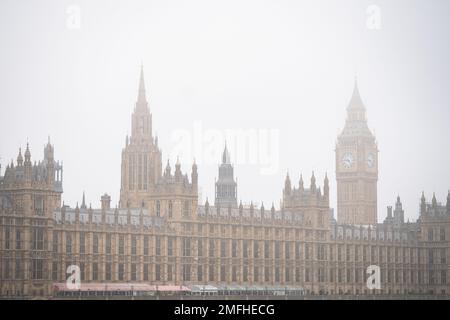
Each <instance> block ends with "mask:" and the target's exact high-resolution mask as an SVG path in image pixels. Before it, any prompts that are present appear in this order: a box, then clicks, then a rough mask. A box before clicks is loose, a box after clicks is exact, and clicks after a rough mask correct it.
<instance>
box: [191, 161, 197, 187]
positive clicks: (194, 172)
mask: <svg viewBox="0 0 450 320" xmlns="http://www.w3.org/2000/svg"><path fill="white" fill-rule="evenodd" d="M191 182H192V186H193V187H194V188H195V189H197V188H198V171H197V164H196V163H195V159H194V163H193V164H192V173H191Z"/></svg>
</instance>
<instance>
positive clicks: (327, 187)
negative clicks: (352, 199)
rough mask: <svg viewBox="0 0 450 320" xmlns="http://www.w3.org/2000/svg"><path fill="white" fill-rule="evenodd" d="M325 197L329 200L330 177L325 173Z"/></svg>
mask: <svg viewBox="0 0 450 320" xmlns="http://www.w3.org/2000/svg"><path fill="white" fill-rule="evenodd" d="M323 195H324V196H325V197H326V198H327V199H329V197H330V182H329V181H328V175H327V174H326V173H325V179H324V181H323Z"/></svg>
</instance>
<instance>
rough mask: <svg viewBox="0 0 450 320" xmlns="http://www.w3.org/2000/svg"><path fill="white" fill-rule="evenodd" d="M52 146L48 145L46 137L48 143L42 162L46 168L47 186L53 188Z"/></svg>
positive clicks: (53, 160)
mask: <svg viewBox="0 0 450 320" xmlns="http://www.w3.org/2000/svg"><path fill="white" fill-rule="evenodd" d="M53 152H54V150H53V146H52V145H51V144H50V137H48V143H47V145H46V146H45V149H44V161H45V164H46V166H47V179H46V181H47V184H48V185H49V186H51V187H53V185H54V183H55V159H54V153H53Z"/></svg>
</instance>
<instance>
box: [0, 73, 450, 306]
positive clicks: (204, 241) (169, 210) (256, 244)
mask: <svg viewBox="0 0 450 320" xmlns="http://www.w3.org/2000/svg"><path fill="white" fill-rule="evenodd" d="M131 127H132V130H131V135H130V137H128V136H127V137H126V140H125V145H124V147H123V151H122V164H121V185H120V199H118V205H117V206H115V205H114V206H112V205H111V197H110V196H109V195H108V194H106V193H105V194H104V195H102V196H101V197H100V199H99V200H100V204H101V206H100V207H98V208H92V207H91V206H87V204H86V202H85V199H84V194H83V198H82V199H81V201H80V205H78V203H77V205H76V207H75V208H73V207H69V206H67V205H65V204H64V203H61V195H62V192H63V166H62V163H60V162H59V161H57V160H55V157H54V146H53V145H52V144H51V141H50V140H49V141H48V143H47V144H46V146H45V148H44V157H43V160H41V161H38V162H36V161H33V160H32V156H31V153H32V152H31V150H30V148H29V146H28V144H27V146H26V149H25V150H20V149H19V153H18V156H17V160H16V161H15V162H14V161H11V163H9V164H8V165H7V166H6V168H5V169H4V173H2V172H1V171H0V296H1V297H19V298H32V297H38V296H40V297H51V296H52V295H53V285H54V284H55V283H64V282H65V281H66V279H67V277H68V274H67V273H66V272H67V267H68V266H70V265H77V266H78V267H79V269H80V277H81V281H82V283H103V284H113V283H136V284H137V283H149V284H154V285H168V284H171V285H190V284H192V285H193V284H210V285H216V286H220V285H222V286H223V285H225V286H226V285H229V286H230V285H236V286H261V287H263V286H279V287H302V288H304V289H305V290H306V292H307V293H308V294H314V295H344V294H346V295H399V296H405V295H408V294H416V295H420V294H423V295H448V294H449V293H450V286H449V283H450V278H449V273H450V269H449V268H450V264H449V262H450V261H449V260H450V193H449V195H448V197H447V199H445V203H441V202H438V201H437V199H436V197H435V196H434V194H433V195H432V197H430V194H427V195H425V194H424V193H422V196H421V198H420V199H419V197H418V204H419V203H420V212H419V213H418V219H417V220H416V221H415V222H409V221H408V222H406V221H405V219H404V211H403V209H402V203H401V199H400V197H397V199H396V201H395V205H394V207H391V206H389V207H387V216H386V218H385V219H384V221H383V222H382V223H379V222H378V217H377V212H378V208H377V179H378V157H379V155H378V147H377V141H376V139H375V137H374V135H373V134H372V132H371V131H370V130H369V128H368V126H367V119H366V108H365V106H364V104H363V102H362V99H361V97H360V94H359V91H358V87H357V85H356V84H355V88H354V91H353V94H352V97H351V99H350V103H349V105H348V107H347V119H346V122H345V126H344V129H343V130H342V132H341V133H340V135H339V136H338V138H337V143H336V150H335V157H336V180H337V181H336V183H337V217H336V218H335V217H334V214H333V209H331V208H330V200H329V199H330V188H329V183H330V182H329V180H328V177H327V176H326V175H325V176H324V177H323V181H319V179H317V178H316V176H315V173H312V175H311V176H309V175H308V177H306V176H296V177H294V176H290V175H289V174H288V175H287V176H286V179H285V183H284V186H280V188H283V198H282V199H281V207H280V209H275V208H274V206H273V205H272V206H271V207H270V208H269V207H268V208H265V207H264V206H263V205H262V206H258V207H256V206H254V205H253V204H250V205H245V206H244V205H243V204H242V202H240V201H238V195H237V183H236V179H235V177H234V167H233V165H232V163H231V160H230V153H229V151H228V150H227V148H226V147H225V148H224V151H223V155H222V158H221V159H218V162H219V163H220V165H219V173H218V179H217V181H216V184H215V198H214V200H213V199H211V203H209V200H208V199H207V200H206V202H205V203H201V204H200V203H198V174H199V173H198V168H197V165H196V164H195V162H194V163H193V164H192V168H191V170H190V172H182V171H181V166H180V163H179V162H178V161H177V163H175V165H174V168H172V165H171V164H170V163H169V162H167V163H163V161H162V153H161V149H160V147H159V145H158V140H157V138H155V137H154V135H153V132H152V114H151V112H150V108H149V105H148V101H147V97H146V89H145V83H144V74H143V70H142V69H141V74H140V83H139V89H138V96H137V101H136V104H135V106H134V110H133V113H132V116H131ZM163 167H164V168H163ZM430 199H431V201H429V200H430ZM370 265H376V266H379V267H380V279H381V285H380V287H379V288H375V289H374V288H369V287H368V286H367V284H366V280H367V277H368V274H367V267H368V266H370Z"/></svg>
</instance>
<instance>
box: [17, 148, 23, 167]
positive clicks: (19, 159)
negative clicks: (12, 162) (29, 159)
mask: <svg viewBox="0 0 450 320" xmlns="http://www.w3.org/2000/svg"><path fill="white" fill-rule="evenodd" d="M22 165H23V157H22V148H19V155H18V156H17V166H18V167H21V166H22Z"/></svg>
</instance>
